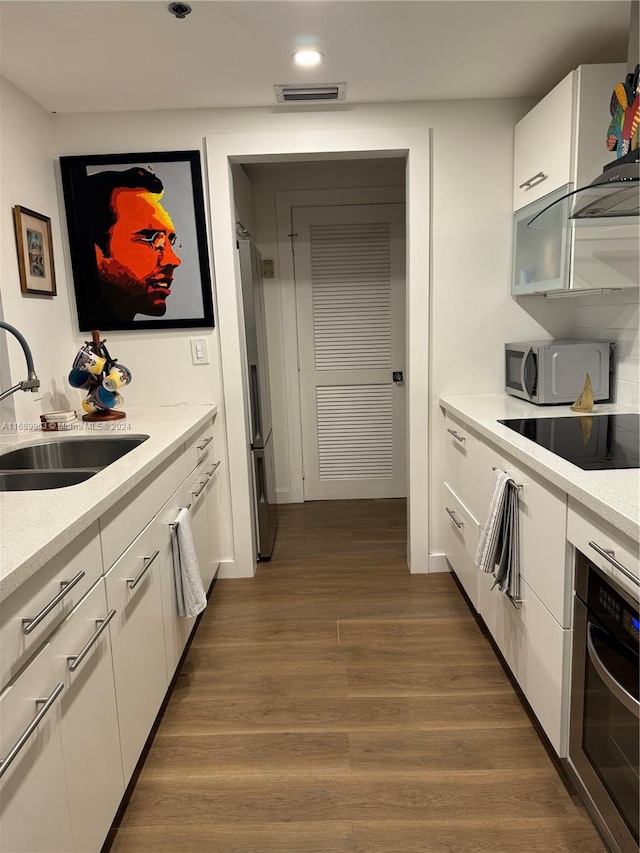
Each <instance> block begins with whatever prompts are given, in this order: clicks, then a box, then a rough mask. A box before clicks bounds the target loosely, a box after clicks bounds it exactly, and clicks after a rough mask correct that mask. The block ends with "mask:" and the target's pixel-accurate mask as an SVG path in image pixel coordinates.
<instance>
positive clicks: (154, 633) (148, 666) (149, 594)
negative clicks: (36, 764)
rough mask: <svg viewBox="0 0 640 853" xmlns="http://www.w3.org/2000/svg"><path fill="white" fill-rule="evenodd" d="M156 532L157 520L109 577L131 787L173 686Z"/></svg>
mask: <svg viewBox="0 0 640 853" xmlns="http://www.w3.org/2000/svg"><path fill="white" fill-rule="evenodd" d="M156 531H157V520H156V519H154V520H153V521H152V522H151V523H150V524H149V525H147V527H146V528H145V529H144V530H143V532H142V533H141V534H140V535H139V536H138V537H137V539H135V541H134V542H133V543H132V544H131V545H130V546H129V548H128V549H127V550H126V551H125V553H124V554H123V555H122V556H121V557H120V558H119V559H118V560H117V561H116V563H115V564H114V565H113V566H112V567H111V568H110V569H109V571H108V572H107V574H106V576H105V582H106V589H107V605H108V607H109V609H110V610H116V615H115V617H114V618H113V619H112V621H111V622H110V624H109V632H110V634H111V644H112V648H113V673H114V678H115V686H116V697H117V704H118V721H119V728H120V749H121V754H122V768H123V772H124V781H125V784H127V783H128V782H129V779H130V778H131V774H132V773H133V770H134V768H135V766H136V763H137V761H138V758H139V757H140V753H141V752H142V748H143V746H144V744H145V741H146V739H147V737H148V735H149V732H150V731H151V727H152V725H153V722H154V720H155V718H156V715H157V713H158V711H159V709H160V705H161V704H162V700H163V698H164V695H165V692H166V690H167V686H168V678H167V668H166V660H165V655H164V648H165V644H164V623H163V614H162V593H161V578H160V564H159V563H158V557H159V556H160V549H159V547H158V535H157V532H156Z"/></svg>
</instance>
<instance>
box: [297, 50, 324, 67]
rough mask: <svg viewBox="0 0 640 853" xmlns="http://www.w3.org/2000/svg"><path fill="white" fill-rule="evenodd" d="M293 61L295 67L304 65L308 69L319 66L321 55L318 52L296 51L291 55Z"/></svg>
mask: <svg viewBox="0 0 640 853" xmlns="http://www.w3.org/2000/svg"><path fill="white" fill-rule="evenodd" d="M293 61H294V62H295V64H296V65H304V66H305V67H306V68H310V67H311V66H312V65H319V64H320V63H321V62H322V54H321V53H320V51H319V50H298V51H296V53H294V54H293Z"/></svg>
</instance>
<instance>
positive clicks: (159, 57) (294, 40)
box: [0, 0, 630, 132]
mask: <svg viewBox="0 0 640 853" xmlns="http://www.w3.org/2000/svg"><path fill="white" fill-rule="evenodd" d="M189 2H190V3H191V5H192V7H193V11H192V13H191V14H190V15H189V16H188V17H186V18H185V19H184V20H177V19H176V18H175V17H173V16H172V15H171V14H170V13H169V12H168V10H167V3H166V2H158V0H115V2H114V0H75V2H57V0H43V2H40V0H2V2H0V74H2V76H3V77H5V78H6V79H8V80H9V81H10V82H11V83H13V84H14V85H15V86H17V87H18V88H19V89H21V90H22V91H23V92H25V93H26V94H27V95H29V96H30V97H31V98H33V100H35V101H36V102H37V103H39V104H40V105H41V106H42V107H44V108H45V109H46V110H49V111H52V112H103V111H114V110H155V109H176V108H195V107H201V108H207V107H255V106H272V107H274V108H276V101H275V95H274V91H273V85H274V84H275V83H310V82H316V83H342V82H346V84H347V103H366V102H384V101H416V100H448V99H460V98H506V97H518V96H541V95H543V94H545V93H546V92H547V91H549V89H551V88H552V87H553V86H554V85H555V83H557V82H558V81H559V80H560V79H561V78H562V77H563V76H565V74H567V73H568V72H569V71H570V70H572V69H573V68H575V67H577V66H578V65H579V64H581V63H597V62H614V61H624V60H626V56H627V44H628V35H629V16H630V2H629V0H624V1H623V2H618V0H537V2H529V0H495V1H494V2H485V0H409V2H405V0H302V2H299V0H278V2H272V0H231V2H221V1H220V0H189ZM302 46H313V47H316V48H317V49H319V50H320V51H322V52H323V54H324V63H323V65H322V66H321V67H320V69H317V68H316V69H299V68H296V67H294V65H293V63H292V60H291V55H292V53H293V52H294V50H296V49H298V48H299V47H302ZM300 108H301V107H300V106H286V107H279V108H278V109H287V110H289V109H300ZM303 108H304V107H303ZM325 108H326V107H325ZM334 108H339V107H336V106H335V105H334ZM470 132H471V131H470Z"/></svg>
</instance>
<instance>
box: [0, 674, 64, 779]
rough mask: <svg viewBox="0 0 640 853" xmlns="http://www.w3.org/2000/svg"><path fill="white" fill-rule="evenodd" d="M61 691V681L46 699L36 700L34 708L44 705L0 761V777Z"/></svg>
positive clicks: (62, 687)
mask: <svg viewBox="0 0 640 853" xmlns="http://www.w3.org/2000/svg"><path fill="white" fill-rule="evenodd" d="M63 690H64V682H62V681H61V682H60V684H56V686H55V687H54V688H53V693H52V694H51V696H49V697H48V698H47V699H36V706H37V705H39V704H40V703H41V702H44V705H43V706H42V708H41V709H40V710H39V711H38V713H37V714H36V716H35V717H34V718H33V720H31V722H30V723H29V725H28V726H27V728H26V729H25V730H24V731H23V732H22V734H21V735H20V737H19V738H18V740H17V741H16V743H15V744H14V745H13V746H12V747H11V749H10V750H9V753H8V754H7V757H6V758H2V759H0V777H2V776H3V774H4V773H5V772H6V771H7V770H8V769H9V765H10V764H11V762H12V761H13V759H14V758H15V757H16V756H17V755H18V753H19V752H20V750H21V749H22V747H23V746H24V745H25V743H26V742H27V741H28V740H29V738H30V737H31V735H32V734H33V733H34V732H35V730H36V729H37V728H38V726H39V725H40V721H41V720H42V718H43V717H44V716H45V714H46V713H47V712H48V711H49V709H50V708H51V706H52V705H53V703H54V702H55V701H56V699H57V698H58V696H59V694H60V693H62V691H63Z"/></svg>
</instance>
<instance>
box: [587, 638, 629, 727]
mask: <svg viewBox="0 0 640 853" xmlns="http://www.w3.org/2000/svg"><path fill="white" fill-rule="evenodd" d="M592 628H593V625H592V624H591V622H589V623H588V624H587V651H588V652H589V658H590V660H591V663H592V664H593V666H594V669H595V671H596V672H597V673H598V675H599V676H600V678H601V679H602V681H603V682H604V684H605V685H606V687H607V688H608V689H609V690H610V691H611V693H613V695H614V696H615V698H616V699H617V700H618V702H620V703H621V704H622V705H624V707H625V708H626V709H627V711H630V712H631V713H632V714H633V715H634V717H636V719H640V702H638V700H637V699H636V698H635V696H632V695H631V693H629V691H628V690H625V688H624V687H623V686H622V684H620V682H619V681H616V679H615V678H614V677H613V676H612V675H611V673H610V672H609V670H608V669H607V668H606V666H605V665H604V664H603V662H602V660H601V659H600V657H599V656H598V652H597V651H596V647H595V646H594V644H593V639H592V637H591V629H592Z"/></svg>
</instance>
